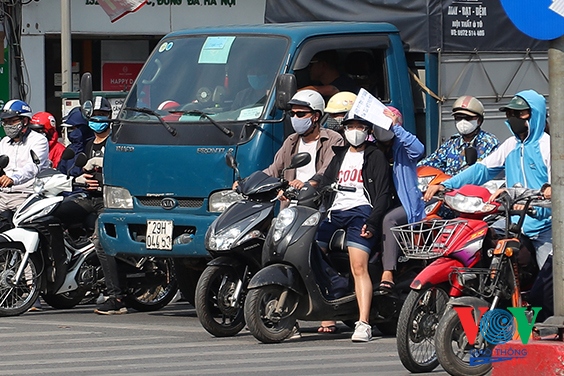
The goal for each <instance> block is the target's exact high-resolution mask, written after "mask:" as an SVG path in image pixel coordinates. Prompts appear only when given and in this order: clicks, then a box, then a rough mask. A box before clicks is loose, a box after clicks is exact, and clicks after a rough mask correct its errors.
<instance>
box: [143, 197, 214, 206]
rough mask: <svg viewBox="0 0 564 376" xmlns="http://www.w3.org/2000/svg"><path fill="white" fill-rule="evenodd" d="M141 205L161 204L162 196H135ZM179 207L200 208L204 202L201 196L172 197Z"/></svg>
mask: <svg viewBox="0 0 564 376" xmlns="http://www.w3.org/2000/svg"><path fill="white" fill-rule="evenodd" d="M136 198H137V200H138V201H139V203H140V204H141V205H143V206H159V207H160V206H161V200H162V199H163V198H164V197H136ZM174 199H175V200H176V201H177V202H178V207H181V208H201V207H202V205H203V204H204V199H203V198H180V197H178V198H176V197H175V198H174Z"/></svg>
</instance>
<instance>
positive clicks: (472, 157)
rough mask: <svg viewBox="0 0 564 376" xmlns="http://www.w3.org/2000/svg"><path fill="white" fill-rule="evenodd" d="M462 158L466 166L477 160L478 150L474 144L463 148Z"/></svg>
mask: <svg viewBox="0 0 564 376" xmlns="http://www.w3.org/2000/svg"><path fill="white" fill-rule="evenodd" d="M464 158H465V160H466V164H467V165H468V166H472V165H473V164H474V163H476V161H477V160H478V151H477V150H476V148H475V147H474V146H468V147H467V148H466V150H464Z"/></svg>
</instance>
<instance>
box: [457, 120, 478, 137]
mask: <svg viewBox="0 0 564 376" xmlns="http://www.w3.org/2000/svg"><path fill="white" fill-rule="evenodd" d="M476 128H478V120H460V121H459V122H457V123H456V130H457V131H458V133H460V134H461V135H463V136H464V135H467V134H470V133H472V132H474V131H475V130H476Z"/></svg>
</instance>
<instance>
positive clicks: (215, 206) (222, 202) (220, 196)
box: [208, 189, 243, 213]
mask: <svg viewBox="0 0 564 376" xmlns="http://www.w3.org/2000/svg"><path fill="white" fill-rule="evenodd" d="M242 199H243V196H242V195H240V194H239V193H237V192H235V191H234V190H232V189H229V190H225V191H219V192H214V193H212V194H211V195H210V199H209V205H208V211H210V212H211V213H222V212H224V211H225V209H227V208H228V207H229V206H231V204H233V203H235V202H237V201H239V200H242Z"/></svg>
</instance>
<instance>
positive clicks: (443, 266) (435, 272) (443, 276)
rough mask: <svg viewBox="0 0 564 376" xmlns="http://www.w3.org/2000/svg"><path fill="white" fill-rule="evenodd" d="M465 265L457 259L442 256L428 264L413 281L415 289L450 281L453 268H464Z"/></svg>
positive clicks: (412, 286) (412, 285)
mask: <svg viewBox="0 0 564 376" xmlns="http://www.w3.org/2000/svg"><path fill="white" fill-rule="evenodd" d="M462 267H464V265H463V264H462V263H461V262H460V261H458V260H455V259H451V258H447V257H440V258H438V259H436V260H435V261H433V262H432V263H430V264H429V265H427V266H426V267H425V269H423V270H422V271H421V273H419V274H417V277H415V279H414V280H413V282H411V285H410V286H409V287H411V288H412V289H413V290H422V289H424V288H427V287H428V286H436V285H440V284H441V283H445V282H448V281H449V275H450V273H451V272H452V268H462Z"/></svg>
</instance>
